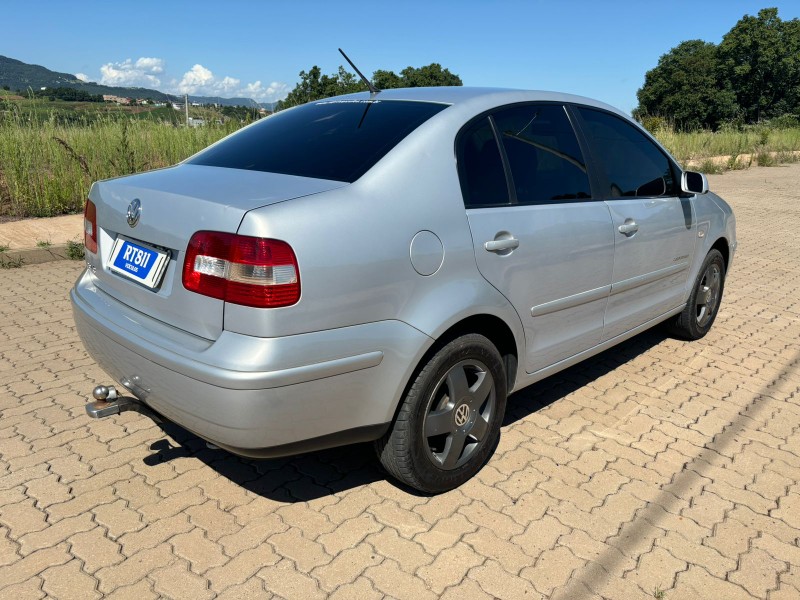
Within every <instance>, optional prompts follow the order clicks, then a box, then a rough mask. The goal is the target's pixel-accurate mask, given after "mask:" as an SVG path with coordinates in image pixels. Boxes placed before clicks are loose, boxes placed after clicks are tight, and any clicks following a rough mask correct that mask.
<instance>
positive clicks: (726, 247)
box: [709, 237, 731, 273]
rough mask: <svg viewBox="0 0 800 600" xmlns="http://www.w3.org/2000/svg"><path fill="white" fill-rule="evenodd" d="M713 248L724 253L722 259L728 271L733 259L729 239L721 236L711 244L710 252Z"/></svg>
mask: <svg viewBox="0 0 800 600" xmlns="http://www.w3.org/2000/svg"><path fill="white" fill-rule="evenodd" d="M711 250H719V253H720V254H722V260H724V261H725V272H726V273H727V271H728V265H729V264H730V260H731V248H730V244H728V240H726V239H725V238H724V237H721V238H719V239H718V240H717V241H716V242H714V243H713V244H712V245H711V248H709V252H711Z"/></svg>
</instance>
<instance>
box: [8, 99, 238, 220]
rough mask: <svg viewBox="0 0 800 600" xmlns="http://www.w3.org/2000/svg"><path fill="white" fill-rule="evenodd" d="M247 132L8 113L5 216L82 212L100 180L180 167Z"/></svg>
mask: <svg viewBox="0 0 800 600" xmlns="http://www.w3.org/2000/svg"><path fill="white" fill-rule="evenodd" d="M239 127H240V124H238V123H233V122H229V123H227V124H225V125H210V126H206V127H195V128H191V127H190V128H187V127H176V126H175V125H173V124H172V123H167V122H155V121H151V120H145V119H132V118H119V117H100V118H98V119H95V120H93V121H92V122H89V123H87V124H83V125H73V124H62V123H60V122H59V120H58V119H56V118H50V119H45V120H39V119H35V118H30V115H25V114H21V113H19V112H13V111H8V112H6V113H4V114H3V113H0V216H3V215H5V216H12V217H48V216H54V215H60V214H67V213H75V212H80V211H81V210H82V209H83V202H84V199H85V198H86V195H87V193H88V191H89V187H90V186H91V183H92V182H93V181H95V180H97V179H106V178H109V177H116V176H120V175H127V174H130V173H135V172H138V171H144V170H148V169H156V168H159V167H165V166H168V165H173V164H175V163H177V162H180V161H181V160H183V159H185V158H187V157H189V156H191V155H192V154H194V153H195V152H197V151H199V150H201V149H203V148H204V147H206V146H208V145H209V144H211V143H213V142H216V141H217V140H219V139H220V138H222V137H223V136H225V135H227V134H228V133H231V132H232V131H234V130H236V129H237V128H239Z"/></svg>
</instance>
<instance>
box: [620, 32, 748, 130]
mask: <svg viewBox="0 0 800 600" xmlns="http://www.w3.org/2000/svg"><path fill="white" fill-rule="evenodd" d="M636 96H637V98H638V99H639V106H638V108H636V110H635V111H634V117H636V118H637V119H639V120H642V119H643V118H644V117H646V116H656V117H662V118H664V119H666V120H668V121H670V122H672V123H674V125H675V126H676V127H677V128H678V129H683V130H687V129H689V130H690V129H698V128H713V129H716V128H717V127H718V126H719V124H720V123H721V122H723V121H725V120H728V119H731V118H733V117H734V116H735V114H736V97H735V95H734V93H733V91H732V90H731V87H730V85H729V84H728V83H727V81H724V80H722V79H721V77H720V72H719V60H718V58H717V46H715V45H714V44H711V43H708V42H704V41H702V40H690V41H688V42H681V43H680V44H679V45H678V46H676V47H675V48H673V49H672V50H670V51H669V52H668V53H667V54H665V55H663V56H662V57H661V58H660V59H659V61H658V65H657V66H656V67H655V68H654V69H652V70H650V71H648V72H647V74H646V75H645V80H644V85H643V86H642V88H641V89H640V90H639V91H638V92H637V94H636Z"/></svg>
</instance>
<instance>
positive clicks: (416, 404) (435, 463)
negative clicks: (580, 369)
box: [376, 334, 507, 493]
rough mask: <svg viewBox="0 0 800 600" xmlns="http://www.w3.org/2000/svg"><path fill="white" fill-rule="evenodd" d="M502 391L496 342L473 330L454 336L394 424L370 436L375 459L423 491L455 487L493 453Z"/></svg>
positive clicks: (502, 403)
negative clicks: (373, 440)
mask: <svg viewBox="0 0 800 600" xmlns="http://www.w3.org/2000/svg"><path fill="white" fill-rule="evenodd" d="M506 393H507V389H506V375H505V369H504V368H503V362H502V360H501V358H500V354H499V352H498V351H497V348H495V346H494V345H493V344H492V343H491V342H490V341H489V340H488V339H486V338H485V337H483V336H482V335H477V334H469V335H464V336H462V337H459V338H457V339H455V340H453V341H452V342H450V343H448V344H447V345H445V346H443V347H442V348H441V349H440V350H438V351H437V352H436V353H435V354H434V355H433V356H432V357H431V358H430V359H429V360H428V361H427V363H426V364H425V365H424V366H423V368H422V370H421V371H419V372H418V374H417V375H416V377H415V379H414V380H413V382H412V383H411V386H410V387H409V389H408V391H407V392H406V395H405V396H404V398H403V400H402V403H401V405H400V410H399V412H398V415H397V418H396V419H395V422H394V425H393V427H392V429H391V430H390V431H389V432H388V433H387V434H386V435H385V436H384V437H383V438H382V439H380V440H379V441H378V442H377V443H376V449H377V452H378V457H379V458H380V460H381V463H382V464H383V466H384V467H385V468H386V470H387V471H389V473H391V474H392V475H394V476H395V477H396V478H397V479H399V480H400V481H402V482H403V483H406V484H408V485H410V486H411V487H414V488H416V489H418V490H421V491H423V492H429V493H438V492H445V491H447V490H451V489H453V488H456V487H458V486H459V485H461V484H462V483H464V482H465V481H467V480H468V479H470V478H471V477H472V476H473V475H475V473H477V472H478V471H479V470H480V468H481V467H482V466H483V465H484V463H485V462H486V460H487V459H488V458H489V456H490V454H491V453H492V452H493V450H494V447H495V446H496V444H497V440H498V437H499V433H500V424H501V423H502V420H503V414H504V412H505V405H506Z"/></svg>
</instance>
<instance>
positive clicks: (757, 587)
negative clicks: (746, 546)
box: [728, 548, 788, 598]
mask: <svg viewBox="0 0 800 600" xmlns="http://www.w3.org/2000/svg"><path fill="white" fill-rule="evenodd" d="M783 571H788V565H786V564H785V563H784V562H783V561H780V560H776V559H775V558H774V557H773V556H772V555H770V554H769V553H767V552H765V551H764V550H760V549H758V548H755V549H753V550H751V551H750V552H748V553H747V554H744V555H743V556H741V557H740V558H739V565H738V567H737V569H736V571H735V572H733V573H731V574H729V575H728V581H731V582H733V583H738V584H739V585H741V586H742V587H743V588H744V589H746V590H747V591H748V592H750V594H752V595H753V596H756V597H757V598H763V597H765V596H766V595H767V592H769V591H770V590H773V589H776V588H777V587H778V577H779V574H780V573H781V572H783Z"/></svg>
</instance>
